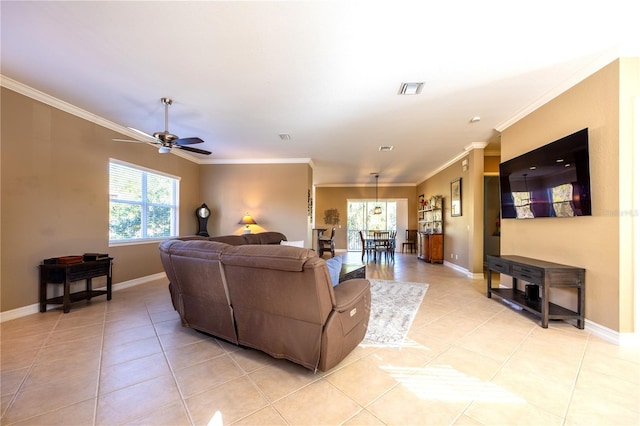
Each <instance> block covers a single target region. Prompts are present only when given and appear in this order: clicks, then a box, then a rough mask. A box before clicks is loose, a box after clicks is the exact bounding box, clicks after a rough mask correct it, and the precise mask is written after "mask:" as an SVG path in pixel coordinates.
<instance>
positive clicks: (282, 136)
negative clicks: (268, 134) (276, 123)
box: [279, 133, 291, 141]
mask: <svg viewBox="0 0 640 426" xmlns="http://www.w3.org/2000/svg"><path fill="white" fill-rule="evenodd" d="M279 136H280V139H282V140H283V141H290V140H291V135H290V134H289V133H280V135H279Z"/></svg>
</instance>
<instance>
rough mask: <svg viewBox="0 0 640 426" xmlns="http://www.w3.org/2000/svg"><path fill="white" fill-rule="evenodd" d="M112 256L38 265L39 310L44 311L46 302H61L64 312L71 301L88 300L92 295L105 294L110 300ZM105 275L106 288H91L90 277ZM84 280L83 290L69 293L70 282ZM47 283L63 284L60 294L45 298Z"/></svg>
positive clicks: (67, 309) (69, 306) (68, 307)
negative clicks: (84, 286) (84, 260)
mask: <svg viewBox="0 0 640 426" xmlns="http://www.w3.org/2000/svg"><path fill="white" fill-rule="evenodd" d="M112 261H113V258H112V257H109V258H107V259H100V260H93V261H87V262H79V263H70V264H42V265H40V312H46V310H47V304H62V309H63V311H64V313H65V314H66V313H67V312H69V310H70V309H71V302H76V301H78V300H90V299H91V298H92V297H95V296H100V295H103V294H106V295H107V300H111V269H112ZM103 275H106V276H107V289H106V290H93V289H92V288H91V279H92V278H96V277H101V276H103ZM80 280H86V288H85V290H84V291H78V292H75V293H71V283H72V282H75V281H80ZM47 284H64V292H63V295H62V296H58V297H53V298H50V299H47Z"/></svg>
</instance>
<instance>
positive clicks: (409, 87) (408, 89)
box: [398, 82, 424, 95]
mask: <svg viewBox="0 0 640 426" xmlns="http://www.w3.org/2000/svg"><path fill="white" fill-rule="evenodd" d="M422 86H424V82H421V83H402V84H401V85H400V90H399V91H398V95H419V94H420V92H422Z"/></svg>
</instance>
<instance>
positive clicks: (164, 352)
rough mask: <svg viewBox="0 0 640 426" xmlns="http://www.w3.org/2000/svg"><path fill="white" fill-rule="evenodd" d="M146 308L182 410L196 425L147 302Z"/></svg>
mask: <svg viewBox="0 0 640 426" xmlns="http://www.w3.org/2000/svg"><path fill="white" fill-rule="evenodd" d="M145 308H146V309H147V315H149V319H150V320H151V326H152V327H153V332H154V333H155V334H156V339H158V344H160V349H161V350H162V356H163V357H164V360H165V362H166V363H167V366H168V367H169V371H170V372H171V378H172V379H173V383H174V384H175V386H176V389H177V390H178V394H179V395H180V403H181V404H182V408H183V410H184V412H185V413H186V414H187V419H188V420H189V423H190V424H191V425H195V422H194V421H193V417H192V416H191V411H189V407H188V406H187V401H186V400H185V397H184V394H183V393H182V389H180V385H179V384H178V379H177V378H176V373H175V371H174V369H173V366H172V365H171V363H170V362H169V358H168V357H167V352H166V348H165V347H164V344H163V343H162V339H161V338H160V334H158V329H157V327H156V323H155V321H153V316H152V315H151V313H150V312H149V306H148V305H147V303H146V302H145Z"/></svg>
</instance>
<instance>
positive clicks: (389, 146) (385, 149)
mask: <svg viewBox="0 0 640 426" xmlns="http://www.w3.org/2000/svg"><path fill="white" fill-rule="evenodd" d="M391 150H393V145H383V146H381V147H380V148H378V151H391Z"/></svg>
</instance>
